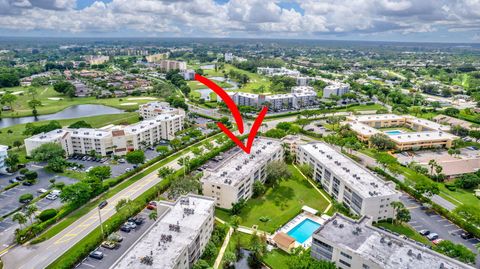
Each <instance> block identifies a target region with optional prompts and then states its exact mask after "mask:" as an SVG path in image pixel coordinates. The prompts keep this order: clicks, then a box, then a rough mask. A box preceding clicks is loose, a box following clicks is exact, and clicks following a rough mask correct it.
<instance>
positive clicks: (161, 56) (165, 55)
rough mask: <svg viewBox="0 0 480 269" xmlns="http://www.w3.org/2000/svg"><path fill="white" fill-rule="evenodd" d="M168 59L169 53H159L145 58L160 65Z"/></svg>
mask: <svg viewBox="0 0 480 269" xmlns="http://www.w3.org/2000/svg"><path fill="white" fill-rule="evenodd" d="M166 58H168V53H157V54H152V55H148V56H145V59H146V60H147V62H149V63H159V62H160V61H161V60H163V59H166Z"/></svg>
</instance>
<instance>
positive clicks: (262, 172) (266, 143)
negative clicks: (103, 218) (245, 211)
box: [200, 138, 283, 209]
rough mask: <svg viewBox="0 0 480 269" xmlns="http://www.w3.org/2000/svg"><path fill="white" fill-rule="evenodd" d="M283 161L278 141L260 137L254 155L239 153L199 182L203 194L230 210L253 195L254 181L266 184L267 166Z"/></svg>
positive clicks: (256, 141)
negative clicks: (235, 204)
mask: <svg viewBox="0 0 480 269" xmlns="http://www.w3.org/2000/svg"><path fill="white" fill-rule="evenodd" d="M280 160H283V149H282V146H281V144H280V142H279V141H278V140H274V139H267V138H257V139H255V142H254V144H253V146H252V149H251V153H250V154H247V153H245V152H243V151H238V152H236V153H235V154H234V155H233V156H230V157H229V158H228V159H226V160H224V161H223V162H222V163H220V164H218V166H217V167H213V168H211V169H207V170H206V171H204V176H203V177H202V179H201V180H200V181H201V183H202V189H203V194H204V195H206V196H210V197H213V198H215V206H218V207H222V208H227V209H229V208H231V207H232V204H234V203H237V202H238V201H239V200H240V199H245V200H247V199H248V198H250V197H251V196H252V194H253V183H254V182H255V181H257V180H258V181H260V182H262V183H264V182H265V180H266V177H267V171H266V168H267V164H268V163H270V162H273V161H280Z"/></svg>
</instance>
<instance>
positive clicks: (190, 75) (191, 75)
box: [182, 69, 195, 80]
mask: <svg viewBox="0 0 480 269" xmlns="http://www.w3.org/2000/svg"><path fill="white" fill-rule="evenodd" d="M182 76H183V79H184V80H194V79H195V71H194V70H193V69H187V70H185V71H183V72H182Z"/></svg>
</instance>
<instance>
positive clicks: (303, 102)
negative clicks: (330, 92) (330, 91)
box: [292, 86, 317, 109]
mask: <svg viewBox="0 0 480 269" xmlns="http://www.w3.org/2000/svg"><path fill="white" fill-rule="evenodd" d="M292 94H293V96H294V98H293V107H294V108H297V109H298V108H302V107H308V106H312V105H314V104H315V103H316V100H317V93H316V92H315V90H314V89H313V87H309V86H297V87H292Z"/></svg>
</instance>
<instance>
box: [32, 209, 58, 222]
mask: <svg viewBox="0 0 480 269" xmlns="http://www.w3.org/2000/svg"><path fill="white" fill-rule="evenodd" d="M56 215H57V210H56V209H54V208H49V209H45V210H43V211H42V212H41V213H40V215H38V217H37V218H38V219H39V220H41V221H42V222H43V221H47V220H49V219H51V218H53V217H55V216H56Z"/></svg>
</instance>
